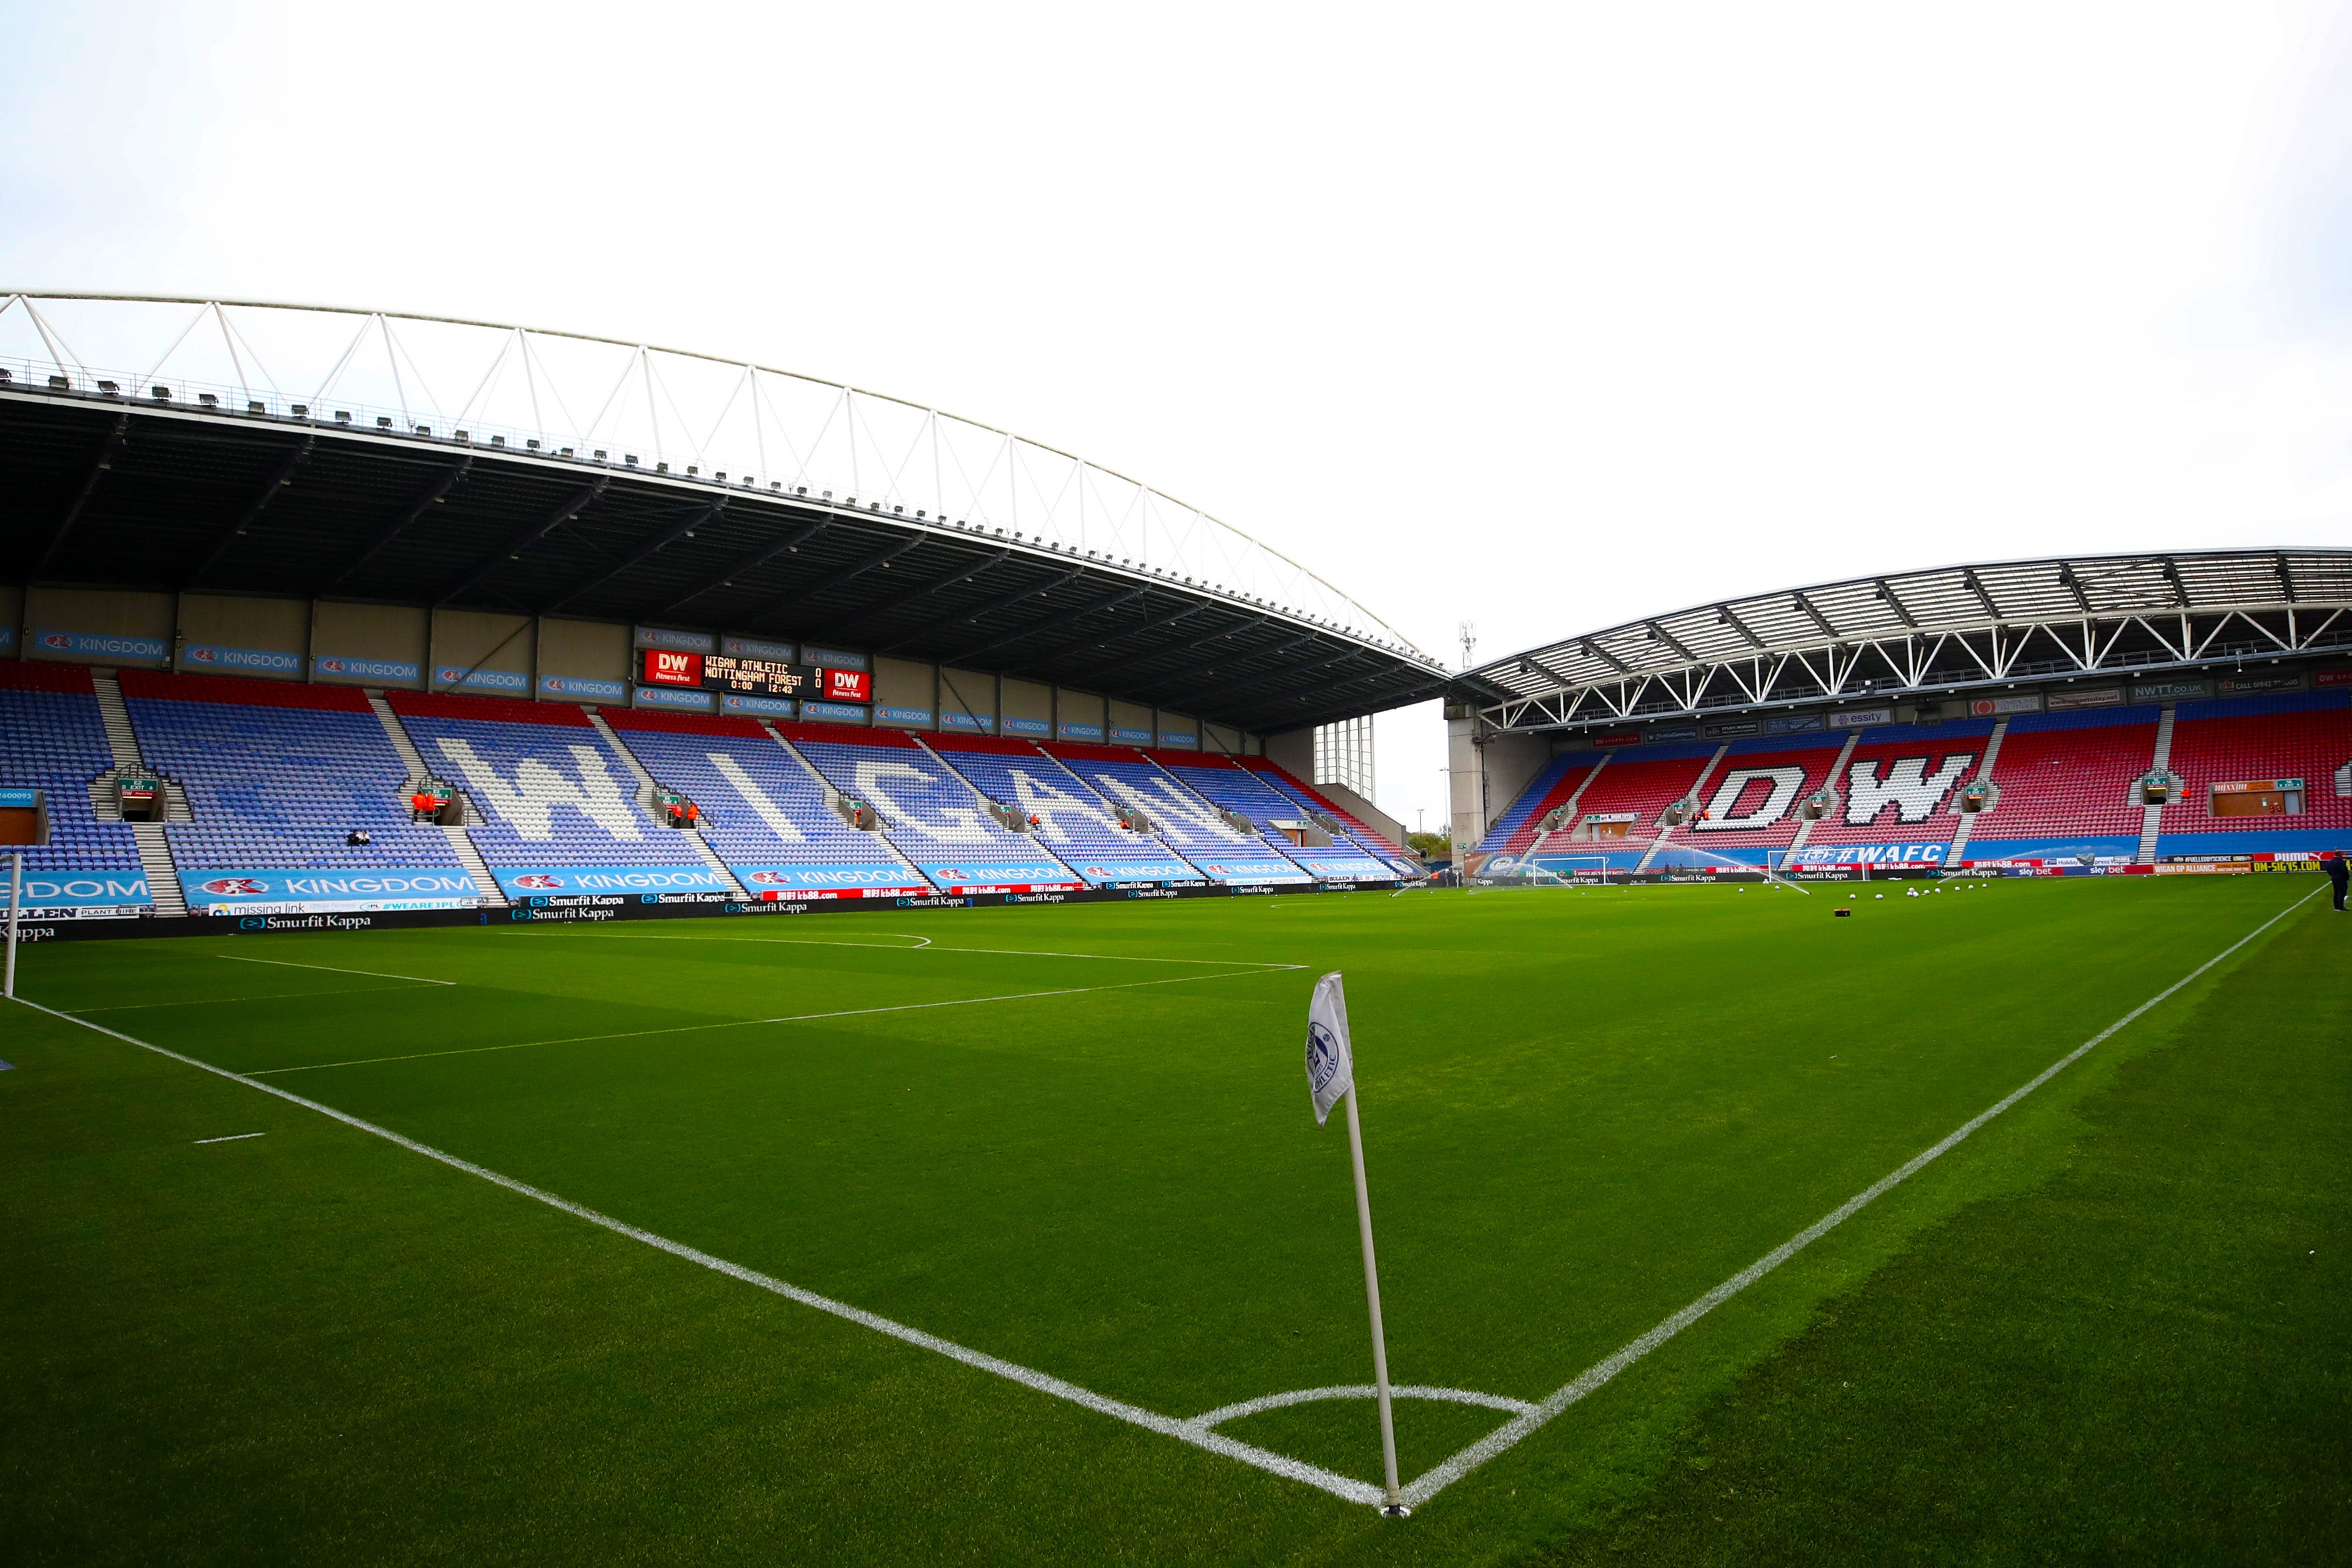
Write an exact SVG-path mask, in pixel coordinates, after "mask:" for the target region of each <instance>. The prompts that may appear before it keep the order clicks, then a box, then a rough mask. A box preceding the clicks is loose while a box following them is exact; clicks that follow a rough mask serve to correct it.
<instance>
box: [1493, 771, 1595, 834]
mask: <svg viewBox="0 0 2352 1568" xmlns="http://www.w3.org/2000/svg"><path fill="white" fill-rule="evenodd" d="M1599 765H1600V761H1599V753H1597V752H1559V753H1558V754H1556V755H1554V756H1552V757H1551V758H1549V760H1547V761H1546V762H1545V763H1544V765H1543V766H1542V767H1541V768H1540V769H1538V771H1537V773H1536V776H1535V777H1534V778H1532V779H1530V780H1528V786H1527V788H1525V789H1523V790H1521V791H1520V792H1519V795H1518V798H1517V799H1516V800H1514V801H1512V802H1511V804H1510V805H1507V806H1506V807H1505V808H1504V810H1503V815H1502V816H1498V817H1496V819H1495V824H1494V826H1491V827H1489V828H1487V829H1486V837H1484V838H1482V839H1480V840H1479V842H1478V852H1479V853H1480V854H1482V855H1520V854H1524V853H1526V852H1527V850H1528V848H1529V847H1532V846H1533V845H1534V843H1535V841H1536V838H1537V837H1538V829H1539V826H1540V824H1541V823H1542V821H1543V819H1544V818H1545V817H1547V816H1550V815H1551V814H1552V812H1553V811H1555V810H1557V809H1558V808H1559V806H1561V805H1565V804H1566V803H1567V801H1568V797H1569V796H1570V795H1574V794H1575V793H1576V786H1577V785H1578V784H1582V783H1583V782H1584V780H1585V777H1586V776H1587V775H1588V774H1590V773H1591V772H1592V770H1593V769H1594V768H1595V767H1597V766H1599Z"/></svg>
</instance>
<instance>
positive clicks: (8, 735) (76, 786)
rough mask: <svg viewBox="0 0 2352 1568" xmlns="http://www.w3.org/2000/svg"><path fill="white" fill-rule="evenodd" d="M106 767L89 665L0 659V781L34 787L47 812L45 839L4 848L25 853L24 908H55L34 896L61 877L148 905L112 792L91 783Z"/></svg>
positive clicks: (129, 903)
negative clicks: (96, 884)
mask: <svg viewBox="0 0 2352 1568" xmlns="http://www.w3.org/2000/svg"><path fill="white" fill-rule="evenodd" d="M113 774H114V758H113V751H112V748H111V746H110V744H109V742H108V740H107V734H106V725H105V720H104V717H103V715H102V714H101V713H100V710H99V706H98V701H97V698H96V696H95V695H94V693H93V691H92V687H91V681H90V677H89V670H88V669H87V668H84V667H82V666H80V665H68V664H39V663H28V662H25V661H20V660H17V659H0V785H6V786H8V787H10V788H18V789H22V788H31V789H37V790H40V791H41V792H42V793H43V795H44V797H45V799H46V801H47V805H48V811H49V842H48V843H47V844H43V845H36V846H32V847H26V848H25V849H23V850H22V851H17V850H14V849H12V850H10V851H9V853H11V854H16V853H22V854H23V856H24V858H25V871H26V876H27V877H28V878H29V879H33V882H32V885H31V886H30V887H28V889H27V894H26V896H27V897H28V898H30V899H32V900H35V901H34V902H32V903H29V904H27V905H26V907H27V908H33V909H38V908H47V907H52V906H49V905H47V904H45V903H44V902H42V901H41V900H42V899H43V897H44V895H43V893H42V890H41V884H43V883H45V882H47V880H48V879H50V878H52V877H58V876H63V877H68V878H73V879H80V878H91V879H97V880H98V881H99V882H100V884H101V885H108V886H107V896H108V897H109V898H110V899H113V900H116V901H115V902H113V903H112V904H111V906H110V907H112V908H117V909H130V908H138V907H142V906H147V905H151V904H152V901H153V888H154V886H156V884H146V883H142V882H141V881H140V880H139V875H140V871H141V868H142V860H141V857H140V849H139V844H138V841H137V839H136V838H135V837H133V835H132V833H131V824H129V823H125V822H123V821H122V820H121V813H120V812H119V811H117V810H116V809H115V804H114V796H113V794H112V792H111V790H110V789H109V790H105V791H100V789H98V788H97V787H96V786H95V785H93V784H92V783H91V781H92V780H94V779H109V780H110V779H111V778H112V777H113ZM101 806H102V807H103V809H100V808H101ZM160 885H162V886H164V887H167V888H168V887H169V886H171V884H169V883H163V884H160ZM73 901H77V902H79V901H80V900H73Z"/></svg>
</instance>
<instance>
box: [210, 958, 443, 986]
mask: <svg viewBox="0 0 2352 1568" xmlns="http://www.w3.org/2000/svg"><path fill="white" fill-rule="evenodd" d="M213 956H214V957H215V958H219V959H226V960H227V961H228V962H229V963H274V964H276V965H277V966H278V968H280V969H322V970H325V971H326V972H327V973H330V974H364V975H367V976H368V977H369V978H371V979H374V980H413V981H415V982H416V984H419V985H455V984H457V982H456V981H454V980H427V979H425V976H423V975H422V974H386V973H384V972H383V970H381V969H338V968H336V967H335V966H334V965H333V964H331V963H294V962H293V961H291V960H290V959H284V958H239V957H238V956H237V955H236V954H235V953H233V952H216V953H214V954H213Z"/></svg>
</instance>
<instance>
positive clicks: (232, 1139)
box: [196, 1132, 269, 1143]
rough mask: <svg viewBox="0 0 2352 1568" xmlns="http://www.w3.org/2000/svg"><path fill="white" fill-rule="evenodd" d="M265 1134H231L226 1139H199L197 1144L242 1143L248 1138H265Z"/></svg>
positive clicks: (266, 1135) (266, 1134)
mask: <svg viewBox="0 0 2352 1568" xmlns="http://www.w3.org/2000/svg"><path fill="white" fill-rule="evenodd" d="M268 1136H269V1134H268V1133H267V1132H232V1133H230V1134H229V1135H228V1136H227V1137H226V1138H199V1139H197V1140H196V1142H199V1143H242V1142H245V1141H246V1140H247V1139H248V1138H267V1137H268Z"/></svg>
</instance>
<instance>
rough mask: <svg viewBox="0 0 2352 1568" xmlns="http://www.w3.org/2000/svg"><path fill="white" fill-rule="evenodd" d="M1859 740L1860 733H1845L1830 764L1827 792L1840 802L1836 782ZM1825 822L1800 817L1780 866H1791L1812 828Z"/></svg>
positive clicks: (1842, 774)
mask: <svg viewBox="0 0 2352 1568" xmlns="http://www.w3.org/2000/svg"><path fill="white" fill-rule="evenodd" d="M1861 739H1862V731H1859V730H1849V731H1846V737H1845V744H1844V745H1843V746H1841V747H1839V748H1838V754H1837V761H1835V762H1833V763H1831V764H1830V782H1829V790H1830V793H1831V794H1832V795H1836V796H1837V798H1838V799H1839V800H1840V801H1843V799H1844V798H1845V797H1844V796H1843V795H1839V794H1838V787H1837V782H1838V780H1840V779H1842V778H1843V777H1845V763H1846V759H1847V758H1848V757H1851V756H1853V748H1854V743H1855V742H1858V741H1860V740H1861ZM1827 820H1828V818H1826V817H1820V816H1800V817H1799V819H1798V822H1797V836H1796V837H1794V838H1791V839H1790V840H1789V847H1788V848H1787V849H1786V850H1785V851H1783V852H1782V853H1781V856H1780V864H1781V865H1782V866H1788V865H1790V864H1792V863H1793V862H1794V861H1795V860H1796V858H1797V851H1799V850H1801V849H1802V848H1803V847H1805V840H1806V839H1808V838H1811V837H1812V836H1813V828H1814V827H1815V826H1818V825H1819V824H1821V823H1822V822H1825V821H1827Z"/></svg>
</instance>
